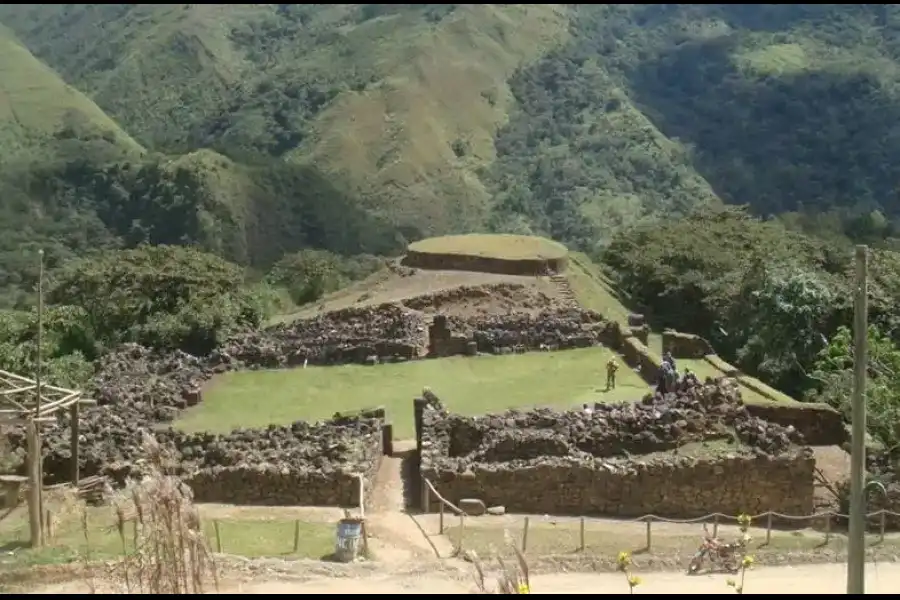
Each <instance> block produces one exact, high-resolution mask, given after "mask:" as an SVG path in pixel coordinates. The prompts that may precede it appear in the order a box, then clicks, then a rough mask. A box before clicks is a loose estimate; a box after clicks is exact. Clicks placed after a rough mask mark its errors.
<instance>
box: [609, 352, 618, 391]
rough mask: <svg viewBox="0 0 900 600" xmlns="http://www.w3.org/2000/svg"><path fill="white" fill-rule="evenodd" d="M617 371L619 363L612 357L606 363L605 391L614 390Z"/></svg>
mask: <svg viewBox="0 0 900 600" xmlns="http://www.w3.org/2000/svg"><path fill="white" fill-rule="evenodd" d="M618 370H619V361H617V360H616V357H615V356H613V357H612V358H610V359H609V360H608V361H606V391H607V392H608V391H610V390H614V389H616V371H618Z"/></svg>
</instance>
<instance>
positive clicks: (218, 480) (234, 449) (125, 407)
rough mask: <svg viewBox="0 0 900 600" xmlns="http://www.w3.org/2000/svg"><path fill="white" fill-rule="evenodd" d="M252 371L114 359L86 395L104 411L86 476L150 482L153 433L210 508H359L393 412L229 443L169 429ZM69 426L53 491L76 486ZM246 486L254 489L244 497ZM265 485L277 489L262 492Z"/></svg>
mask: <svg viewBox="0 0 900 600" xmlns="http://www.w3.org/2000/svg"><path fill="white" fill-rule="evenodd" d="M243 366H244V365H243V364H242V363H241V362H239V361H237V360H236V359H234V358H233V357H231V356H230V355H229V354H227V353H224V352H214V353H213V354H211V355H210V356H209V357H207V358H204V359H200V358H197V357H194V356H190V355H188V354H184V353H173V354H160V353H156V352H152V351H150V350H147V349H146V348H142V347H140V346H135V345H125V346H123V347H122V348H121V349H120V350H119V351H118V352H115V353H113V354H110V355H108V356H107V357H105V358H104V359H103V360H102V361H101V363H100V364H99V365H98V371H97V374H96V376H95V377H94V378H93V380H92V382H91V385H90V387H89V388H88V389H87V390H86V395H88V396H89V397H92V398H95V399H96V400H97V402H98V405H97V406H96V407H92V408H89V409H87V410H84V411H82V414H81V424H80V433H81V453H80V461H79V462H80V472H81V474H82V475H83V476H85V477H87V476H91V475H106V476H109V477H110V478H111V479H112V480H113V481H115V482H118V483H119V484H123V483H124V482H125V480H126V479H127V478H129V477H136V476H140V474H141V469H142V455H143V449H142V439H143V433H144V432H148V431H151V432H153V434H154V435H155V436H156V438H157V439H158V440H159V441H160V443H162V444H164V445H166V446H167V447H169V448H170V449H171V450H172V451H173V455H174V457H175V458H176V460H177V462H176V465H175V471H176V472H177V473H178V474H179V475H181V476H182V477H184V478H185V479H186V480H188V481H190V482H192V485H193V487H194V488H195V489H194V492H195V494H196V495H197V497H198V498H202V499H203V500H204V501H209V502H212V501H215V502H242V503H256V504H260V503H261V504H266V503H271V502H272V501H273V500H269V499H270V498H279V499H281V500H284V499H285V498H287V495H290V497H291V498H292V502H291V503H293V504H321V505H328V504H329V503H332V504H333V503H337V502H338V499H340V501H341V502H344V501H345V500H347V499H348V498H349V499H351V500H352V501H353V502H355V497H354V496H353V494H354V493H356V492H354V490H357V489H358V486H359V484H358V480H357V477H356V474H362V475H364V476H366V477H368V478H371V477H374V474H375V471H376V470H377V465H378V464H379V463H380V457H381V454H382V446H381V445H382V432H381V430H382V427H383V424H384V411H383V410H382V411H375V412H363V413H361V414H359V415H357V416H355V417H340V418H336V419H333V420H332V421H328V422H325V423H318V424H308V423H304V422H297V423H294V424H293V425H291V426H288V427H276V426H270V427H267V428H265V429H239V430H236V431H233V432H231V433H229V434H225V435H216V434H211V433H196V434H187V433H182V432H179V431H176V430H174V429H172V428H171V427H168V426H166V425H165V423H167V422H169V421H171V420H172V419H173V418H174V417H175V416H176V415H177V414H178V412H179V411H180V410H181V409H184V408H186V407H188V406H189V405H191V404H192V403H194V402H196V401H198V400H199V389H200V386H202V384H203V383H204V382H205V381H206V380H207V379H209V378H210V377H211V376H213V375H214V374H216V373H218V372H222V371H226V370H232V369H238V368H243ZM68 426H69V423H68V416H67V415H61V416H60V420H59V422H58V423H57V424H55V425H51V426H48V427H46V428H45V429H44V436H43V440H42V441H43V454H44V468H45V477H46V480H47V482H48V483H55V482H58V481H66V480H67V479H68V477H69V474H70V472H71V470H70V459H71V446H70V439H69V431H68ZM9 442H10V446H11V448H13V449H14V451H15V452H16V453H18V454H20V455H24V452H25V436H24V431H22V430H21V429H13V430H11V431H10V433H9ZM238 480H241V481H243V482H244V484H243V485H242V486H241V487H239V488H235V487H234V486H235V483H236V482H237V481H238ZM263 482H268V483H266V485H264V486H262V487H260V486H261V484H262V483H263ZM298 482H302V485H295V484H297V483H298ZM328 482H331V483H332V484H333V485H330V484H329V483H328ZM347 501H348V502H349V500H347Z"/></svg>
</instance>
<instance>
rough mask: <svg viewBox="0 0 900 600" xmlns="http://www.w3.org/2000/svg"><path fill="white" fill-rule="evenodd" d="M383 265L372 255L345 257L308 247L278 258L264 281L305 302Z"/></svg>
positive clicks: (296, 300)
mask: <svg viewBox="0 0 900 600" xmlns="http://www.w3.org/2000/svg"><path fill="white" fill-rule="evenodd" d="M383 264H384V261H383V260H382V259H378V258H376V257H374V256H368V255H359V256H354V257H345V256H340V255H337V254H335V253H333V252H329V251H327V250H313V249H308V250H301V251H299V252H295V253H294V254H289V255H287V256H285V257H284V258H282V259H281V260H279V261H278V262H277V263H275V265H274V266H273V267H272V270H271V271H270V272H269V275H268V276H267V277H266V280H267V281H268V283H269V284H271V285H274V286H279V287H283V288H285V289H287V290H288V293H289V294H290V296H291V299H292V300H293V301H294V302H296V303H297V304H307V303H309V302H315V301H316V300H318V299H319V298H321V297H322V296H324V295H325V294H328V293H330V292H333V291H335V290H337V289H339V288H341V287H343V286H345V285H347V284H348V283H350V282H351V281H355V280H357V279H362V278H363V277H366V276H367V275H369V274H371V273H373V272H375V271H376V270H377V269H379V268H380V267H381V266H382V265H383Z"/></svg>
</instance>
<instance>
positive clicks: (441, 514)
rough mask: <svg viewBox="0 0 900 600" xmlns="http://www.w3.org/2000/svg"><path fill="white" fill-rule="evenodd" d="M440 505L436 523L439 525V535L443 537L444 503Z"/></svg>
mask: <svg viewBox="0 0 900 600" xmlns="http://www.w3.org/2000/svg"><path fill="white" fill-rule="evenodd" d="M440 505H441V508H440V518H439V520H438V522H439V523H440V534H441V535H444V503H443V502H441V503H440Z"/></svg>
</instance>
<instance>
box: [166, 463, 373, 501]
mask: <svg viewBox="0 0 900 600" xmlns="http://www.w3.org/2000/svg"><path fill="white" fill-rule="evenodd" d="M184 481H185V482H186V483H187V484H188V485H189V486H190V487H191V489H192V490H193V492H194V499H195V500H196V501H197V502H213V503H218V504H238V505H242V506H345V507H350V506H358V505H359V478H358V477H356V476H354V475H353V474H352V473H346V472H341V471H338V472H324V471H298V470H294V469H286V468H284V467H281V466H278V465H260V466H256V467H250V466H248V467H216V468H212V469H203V470H202V471H198V472H197V473H194V474H192V475H190V476H188V477H185V478H184ZM369 483H371V480H370V481H369ZM370 487H371V486H370V485H367V490H368V488H370ZM366 494H367V495H369V494H368V491H367V492H366ZM368 499H369V498H367V500H368Z"/></svg>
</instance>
